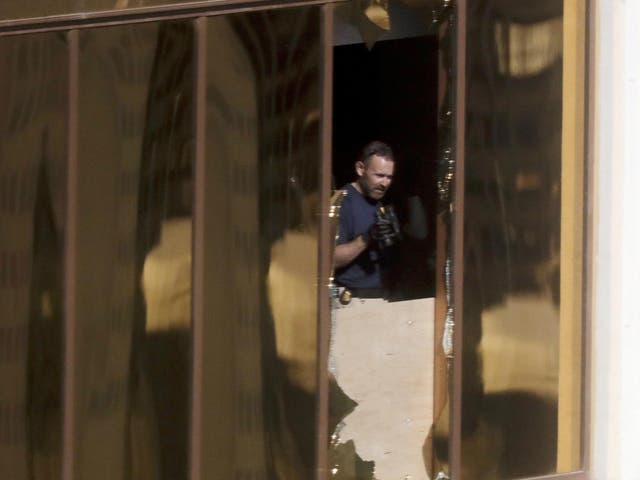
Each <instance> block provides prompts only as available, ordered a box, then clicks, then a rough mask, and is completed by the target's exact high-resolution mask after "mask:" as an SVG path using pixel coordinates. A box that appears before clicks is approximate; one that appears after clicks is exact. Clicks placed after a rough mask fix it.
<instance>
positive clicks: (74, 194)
mask: <svg viewBox="0 0 640 480" xmlns="http://www.w3.org/2000/svg"><path fill="white" fill-rule="evenodd" d="M67 42H68V43H67V49H68V57H67V58H68V75H69V78H68V82H69V83H68V86H69V89H68V91H67V92H68V93H67V94H68V96H69V97H68V104H67V108H68V111H67V122H68V124H67V129H68V130H67V219H66V228H65V251H64V365H63V369H64V377H63V378H64V380H63V382H64V383H63V405H64V410H63V427H62V479H63V480H73V478H74V476H75V475H74V474H75V445H76V418H75V412H76V409H75V406H76V368H75V367H76V361H75V360H76V332H77V328H76V326H77V318H76V274H77V271H78V269H77V256H76V250H77V233H78V207H77V205H78V180H79V179H78V83H79V66H78V58H79V45H80V42H79V39H78V31H77V30H71V31H70V32H68V34H67Z"/></svg>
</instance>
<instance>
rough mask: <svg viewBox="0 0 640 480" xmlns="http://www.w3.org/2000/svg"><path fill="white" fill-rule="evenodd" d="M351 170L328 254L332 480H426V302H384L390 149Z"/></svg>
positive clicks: (380, 146) (393, 236)
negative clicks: (333, 290)
mask: <svg viewBox="0 0 640 480" xmlns="http://www.w3.org/2000/svg"><path fill="white" fill-rule="evenodd" d="M355 170H356V174H357V178H356V180H355V181H354V182H352V183H350V184H348V185H346V186H345V187H344V190H346V196H345V197H344V198H343V200H342V203H341V206H340V210H339V226H338V228H339V230H338V239H337V241H336V247H335V250H334V267H335V269H336V275H335V281H336V283H337V285H338V286H339V289H338V290H339V301H337V300H336V301H335V302H334V308H333V315H332V325H331V345H330V352H329V371H330V373H331V374H332V376H333V378H334V379H335V381H336V384H337V387H339V389H334V390H333V392H334V393H332V400H331V401H332V406H331V409H330V410H332V411H334V412H337V411H340V412H342V414H341V415H339V416H340V418H339V419H338V420H337V422H338V425H337V428H336V429H335V431H334V432H333V436H332V440H333V446H334V450H332V454H333V458H332V471H333V474H334V477H335V478H339V479H343V478H345V479H346V478H348V479H354V478H355V479H358V480H372V479H374V478H375V479H376V480H392V479H396V478H412V479H416V480H427V478H428V476H427V472H426V468H425V465H424V460H423V456H422V445H423V444H424V440H425V438H426V436H427V434H428V430H429V427H430V424H431V415H430V413H429V412H430V410H429V405H431V402H432V395H433V394H432V388H431V385H432V381H433V380H432V378H433V377H432V373H431V372H432V366H431V365H433V363H432V362H433V360H432V357H433V353H432V352H433V346H432V344H433V318H432V317H433V299H419V300H410V301H400V302H390V301H387V300H386V299H385V298H384V297H385V295H384V294H385V292H384V288H383V287H384V273H385V270H386V267H387V266H388V264H389V261H390V260H391V256H390V255H389V251H390V250H391V247H393V246H394V245H396V244H397V243H398V242H399V240H400V233H399V228H398V225H397V221H396V220H395V217H394V216H393V215H389V213H390V210H389V207H384V206H383V205H382V204H381V200H382V199H383V198H384V196H385V194H386V193H387V191H388V189H389V186H390V185H391V182H392V180H393V175H394V172H395V161H394V158H393V153H392V151H391V148H389V146H388V145H386V144H384V143H382V142H378V141H375V142H371V143H369V144H368V145H366V146H365V147H364V149H363V150H362V154H361V156H360V157H359V159H358V160H357V161H356V164H355ZM340 391H342V392H344V395H346V396H347V397H348V399H345V398H344V395H342V394H341V393H340ZM349 399H350V401H351V402H350V401H349ZM354 405H356V406H355V408H354V407H353V406H354ZM345 413H346V415H345Z"/></svg>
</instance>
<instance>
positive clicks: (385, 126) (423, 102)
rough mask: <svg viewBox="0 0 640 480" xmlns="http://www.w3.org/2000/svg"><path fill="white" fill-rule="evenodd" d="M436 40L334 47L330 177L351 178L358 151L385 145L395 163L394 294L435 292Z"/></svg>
mask: <svg viewBox="0 0 640 480" xmlns="http://www.w3.org/2000/svg"><path fill="white" fill-rule="evenodd" d="M437 46H438V45H437V39H436V38H435V37H434V36H427V35H424V36H419V37H412V38H401V39H394V40H386V41H378V42H377V43H376V44H375V45H374V46H373V48H372V49H371V50H369V49H368V48H367V47H366V46H365V45H364V44H363V43H356V44H350V45H341V46H337V47H335V48H334V104H333V109H334V110H333V176H334V178H333V181H334V187H335V188H339V187H341V186H343V185H345V184H346V183H348V182H350V181H352V180H353V178H354V171H353V164H354V160H355V159H356V157H357V155H358V153H359V151H360V149H361V148H362V146H363V145H364V144H366V143H367V142H369V141H371V140H374V139H377V140H382V141H384V142H386V143H389V144H390V145H391V147H392V148H393V150H394V153H395V157H396V159H397V163H398V168H397V171H396V178H395V179H394V182H393V186H392V187H391V189H390V191H389V193H388V196H387V201H388V202H389V203H392V204H393V205H394V206H395V207H396V210H397V211H398V214H399V217H400V220H401V222H402V223H403V227H404V230H405V233H407V234H406V235H405V241H404V242H403V247H402V251H401V255H400V259H399V261H397V262H396V264H395V268H394V269H393V272H391V289H392V298H393V299H397V300H401V299H409V298H419V297H431V296H433V295H434V279H435V271H434V264H435V223H434V222H435V210H436V163H437V92H438V79H437V71H438V70H437V66H438V63H437V62H438V50H437Z"/></svg>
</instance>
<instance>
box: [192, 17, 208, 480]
mask: <svg viewBox="0 0 640 480" xmlns="http://www.w3.org/2000/svg"><path fill="white" fill-rule="evenodd" d="M195 31H196V34H195V36H194V52H195V58H196V75H195V85H194V88H195V90H196V92H195V116H196V121H195V129H196V132H195V182H194V185H195V192H194V195H195V211H194V227H193V228H194V231H193V267H192V269H193V270H192V275H193V298H192V302H193V309H192V311H193V333H192V334H193V366H192V384H191V397H192V404H191V438H190V444H191V452H190V456H191V460H190V461H191V468H190V478H191V480H201V479H202V462H201V459H202V371H203V356H202V352H203V348H204V345H203V318H204V311H203V309H204V304H203V300H204V253H205V252H204V246H205V238H204V237H205V233H204V232H205V194H204V191H205V186H206V178H205V131H206V71H207V64H206V62H207V50H206V45H207V42H206V40H207V21H206V17H199V18H198V19H196V20H195Z"/></svg>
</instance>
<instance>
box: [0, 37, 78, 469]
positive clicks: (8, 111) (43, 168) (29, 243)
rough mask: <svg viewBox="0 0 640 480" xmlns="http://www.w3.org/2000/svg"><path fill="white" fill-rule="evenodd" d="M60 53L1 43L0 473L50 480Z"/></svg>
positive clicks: (61, 129) (54, 430)
mask: <svg viewBox="0 0 640 480" xmlns="http://www.w3.org/2000/svg"><path fill="white" fill-rule="evenodd" d="M67 65H68V64H67V47H66V40H65V37H64V35H62V34H46V35H32V36H28V37H20V38H3V39H0V72H2V74H1V75H0V472H2V476H3V477H4V478H15V479H18V480H21V479H25V480H26V479H27V478H33V479H57V478H59V477H60V459H61V451H62V447H61V445H62V441H61V439H62V435H61V426H62V395H61V393H62V369H63V368H62V338H63V303H64V302H63V296H64V284H63V264H64V260H63V257H64V246H65V224H66V212H65V207H66V181H67V180H66V150H67V147H66V138H67V134H66V125H67V120H66V119H67V70H68V68H67Z"/></svg>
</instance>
